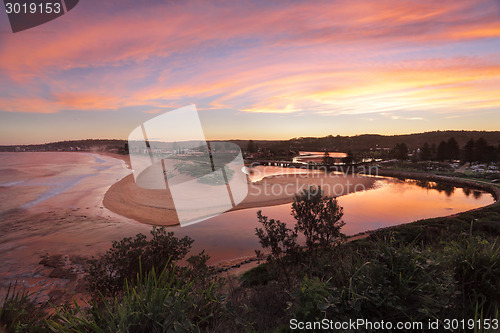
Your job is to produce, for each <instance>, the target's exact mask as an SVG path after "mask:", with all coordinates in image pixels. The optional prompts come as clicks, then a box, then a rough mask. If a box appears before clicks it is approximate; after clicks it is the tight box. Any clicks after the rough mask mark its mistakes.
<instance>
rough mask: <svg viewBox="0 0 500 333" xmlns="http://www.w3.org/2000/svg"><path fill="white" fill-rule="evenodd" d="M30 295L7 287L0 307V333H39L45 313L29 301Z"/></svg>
mask: <svg viewBox="0 0 500 333" xmlns="http://www.w3.org/2000/svg"><path fill="white" fill-rule="evenodd" d="M31 296H32V294H30V293H28V292H26V291H19V290H16V286H14V287H12V286H9V288H8V290H7V295H6V296H5V298H4V299H3V302H2V306H1V307H0V332H3V330H5V332H7V333H11V332H16V333H17V332H20V333H21V332H22V333H25V332H41V331H42V329H43V327H42V326H43V322H42V318H43V317H44V316H45V312H44V311H43V310H42V309H41V308H40V307H39V306H38V305H37V304H36V303H35V302H33V300H32V299H31Z"/></svg>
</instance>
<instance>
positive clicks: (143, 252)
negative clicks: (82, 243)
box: [87, 227, 193, 297]
mask: <svg viewBox="0 0 500 333" xmlns="http://www.w3.org/2000/svg"><path fill="white" fill-rule="evenodd" d="M151 235H152V239H151V240H150V241H148V240H147V239H146V236H145V235H143V234H138V235H136V236H135V238H132V237H129V238H124V239H122V240H121V241H119V242H118V241H115V242H113V246H112V248H111V249H109V250H108V251H107V252H106V253H105V254H104V255H103V256H101V257H98V258H93V259H92V260H91V262H90V268H89V269H88V275H87V281H88V282H89V289H90V292H91V293H92V294H93V296H99V293H101V294H103V295H104V296H111V297H114V296H117V295H118V294H119V293H120V292H121V291H122V290H123V286H124V283H125V280H126V279H128V280H131V279H134V278H135V277H136V276H137V274H138V273H139V260H140V259H141V261H142V269H143V270H144V271H145V272H148V271H150V270H151V269H152V268H153V267H157V268H158V267H164V266H165V265H171V264H172V263H173V262H175V261H177V260H180V259H182V258H184V257H185V256H186V254H187V253H188V251H189V249H190V248H191V244H192V243H193V240H192V239H191V238H189V237H187V236H186V237H184V238H181V239H179V238H176V237H174V233H173V232H169V233H167V232H166V231H165V228H163V227H162V228H157V227H153V229H152V230H151Z"/></svg>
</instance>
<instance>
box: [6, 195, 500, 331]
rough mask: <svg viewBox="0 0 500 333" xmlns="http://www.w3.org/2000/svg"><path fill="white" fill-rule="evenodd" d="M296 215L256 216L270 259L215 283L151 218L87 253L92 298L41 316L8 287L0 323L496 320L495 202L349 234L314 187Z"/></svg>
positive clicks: (228, 326)
mask: <svg viewBox="0 0 500 333" xmlns="http://www.w3.org/2000/svg"><path fill="white" fill-rule="evenodd" d="M292 215H293V217H294V219H295V221H296V224H295V228H293V229H290V228H288V227H287V225H286V224H285V223H283V222H280V221H277V220H274V219H271V218H268V217H266V216H263V215H262V214H261V213H259V214H258V219H259V221H260V222H261V224H262V226H261V228H257V230H256V234H257V236H258V238H259V240H260V242H261V245H262V246H263V248H264V249H266V250H267V251H266V253H268V259H267V261H266V262H265V263H264V264H262V265H260V266H258V267H256V268H254V269H252V270H249V271H247V272H246V273H245V274H244V275H243V276H242V277H241V280H240V281H239V283H236V282H235V281H234V280H232V279H229V280H227V281H225V282H224V281H222V278H221V277H220V276H219V275H217V274H216V272H215V270H214V269H213V268H212V267H209V266H208V265H207V260H208V257H207V256H206V255H205V254H204V253H201V254H199V255H197V256H191V257H190V258H189V259H185V256H186V255H187V253H188V250H189V248H190V246H191V244H192V240H191V239H189V238H187V237H185V238H182V239H178V238H176V237H174V235H173V234H171V233H167V232H166V231H165V230H164V229H162V228H154V229H153V231H152V235H151V236H152V237H150V238H149V239H148V238H147V237H145V236H143V235H137V236H136V237H135V238H127V239H124V240H122V241H120V242H115V243H114V244H113V247H112V248H111V249H110V250H109V251H108V252H107V253H106V254H105V255H104V256H102V257H101V258H95V260H94V261H92V263H91V269H90V270H89V272H88V281H89V284H90V291H91V293H92V299H91V301H90V303H89V305H88V306H86V307H79V306H78V305H76V303H75V304H67V305H63V306H58V307H55V309H56V311H55V313H52V314H50V315H48V314H46V313H44V312H43V311H42V310H41V309H40V308H38V307H37V306H35V305H34V304H33V303H32V301H31V300H30V295H26V294H24V293H19V292H17V293H15V292H14V290H12V293H10V295H9V296H8V297H7V298H6V299H5V300H4V303H3V306H2V308H1V310H0V322H1V325H3V328H4V329H5V330H6V331H7V332H196V331H204V332H270V331H276V332H281V331H289V321H290V319H292V318H295V319H298V320H304V321H315V320H321V319H323V318H328V319H333V320H336V321H341V320H349V319H355V318H365V319H370V320H374V321H375V320H382V319H383V320H385V321H392V322H396V321H422V322H427V321H428V320H436V319H437V320H440V321H442V320H443V319H445V318H457V319H462V318H467V319H468V318H472V319H492V318H499V312H498V311H499V304H500V243H499V236H500V204H498V203H497V204H494V205H490V206H488V207H485V208H483V209H480V210H477V211H470V212H465V213H462V214H459V215H456V216H451V217H442V218H433V219H428V220H422V221H417V222H414V223H410V224H406V225H402V226H398V227H394V228H390V229H384V230H379V231H376V232H373V233H371V234H370V235H369V236H368V237H366V238H363V239H359V240H356V241H351V242H346V241H345V238H344V236H343V234H342V232H341V230H342V229H341V228H342V225H343V222H342V215H343V211H342V208H341V207H340V206H339V205H338V203H337V201H336V200H335V199H333V198H328V197H324V196H323V195H322V193H321V190H320V189H317V188H311V189H309V190H308V191H305V192H304V193H302V194H301V195H299V196H297V197H296V199H295V201H294V203H293V209H292ZM299 239H304V241H305V243H304V244H302V243H300V242H299V241H298V240H299ZM260 255H261V256H262V252H260ZM28 313H29V314H30V315H28ZM478 331H480V330H478Z"/></svg>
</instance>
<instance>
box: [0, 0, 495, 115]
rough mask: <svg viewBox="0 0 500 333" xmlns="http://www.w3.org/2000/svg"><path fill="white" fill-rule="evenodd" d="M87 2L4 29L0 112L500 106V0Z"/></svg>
mask: <svg viewBox="0 0 500 333" xmlns="http://www.w3.org/2000/svg"><path fill="white" fill-rule="evenodd" d="M96 4H99V5H101V4H100V2H97V1H85V2H82V3H81V4H80V5H79V6H78V7H77V8H75V10H73V11H72V12H71V13H69V14H68V15H65V16H64V17H62V18H61V19H59V20H55V21H53V22H51V23H50V24H47V25H46V26H42V27H41V28H40V30H41V31H43V29H47V30H50V31H51V33H35V32H34V31H31V32H30V31H26V32H23V33H20V34H12V35H11V34H1V35H0V45H1V46H0V50H1V52H0V73H2V76H1V78H0V84H1V85H2V87H8V88H7V89H6V90H5V91H4V92H0V110H3V111H9V112H36V113H54V112H60V111H63V110H81V111H92V110H121V109H122V108H127V107H141V109H142V110H144V111H143V112H147V113H156V112H163V111H164V110H167V109H169V108H174V107H178V106H182V105H186V104H190V103H197V104H198V106H199V109H201V110H205V111H207V112H212V111H216V110H218V109H226V110H227V109H230V110H238V111H241V112H247V113H278V114H304V115H306V116H313V115H315V114H317V115H346V114H347V115H349V114H353V115H355V114H371V113H384V112H385V113H391V114H392V117H395V118H393V119H407V120H420V119H419V117H411V116H406V113H412V112H414V111H417V110H425V111H429V112H432V113H435V114H446V115H447V116H450V115H453V114H460V113H467V112H475V111H477V110H489V109H492V108H500V101H499V99H498V96H500V75H499V74H500V60H499V59H500V56H499V55H500V54H499V53H500V52H499V51H500V49H498V46H499V45H500V44H499V42H500V19H499V11H498V10H497V8H496V5H495V3H494V1H486V0H485V1H479V0H469V1H451V0H444V1H439V2H437V1H410V0H402V1H388V0H381V1H348V0H342V1H335V2H323V1H318V2H295V1H289V2H286V3H280V5H275V4H272V3H269V2H259V1H257V2H255V1H248V2H227V3H209V2H202V1H194V2H189V1H188V2H177V3H173V4H172V3H169V4H167V3H165V2H159V1H151V2H148V4H147V5H145V4H141V5H139V4H138V3H137V2H128V1H126V2H125V1H107V2H106V4H103V5H102V6H103V8H104V9H102V10H96V9H95V8H96V7H95V6H96Z"/></svg>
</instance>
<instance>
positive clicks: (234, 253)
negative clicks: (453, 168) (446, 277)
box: [176, 178, 494, 261]
mask: <svg viewBox="0 0 500 333" xmlns="http://www.w3.org/2000/svg"><path fill="white" fill-rule="evenodd" d="M338 200H339V203H340V205H341V206H342V207H343V208H344V217H343V220H344V222H346V225H345V226H344V227H343V232H344V233H345V234H347V235H354V234H357V233H360V232H363V231H368V230H374V229H378V228H382V227H389V226H393V225H398V224H403V223H408V222H412V221H415V220H419V219H424V218H429V217H438V216H446V215H451V214H454V213H458V212H463V211H467V210H470V209H473V208H477V207H481V206H485V205H488V204H490V203H493V202H494V200H493V197H492V195H491V194H489V193H487V192H484V191H476V190H470V189H464V188H459V187H453V186H444V185H440V184H436V183H423V182H416V181H412V180H408V181H402V180H398V179H394V178H380V180H377V183H376V186H375V188H374V189H371V190H368V191H365V192H357V193H352V194H349V195H346V196H342V197H339V198H338ZM259 210H262V212H263V214H264V215H266V216H269V217H270V218H274V219H279V220H281V221H283V222H286V223H287V224H288V225H289V227H292V226H293V225H294V219H293V217H292V216H291V215H290V213H291V204H285V205H279V206H272V207H263V208H252V209H245V210H240V211H234V212H229V213H226V214H223V215H220V216H217V217H215V218H212V219H210V220H207V221H205V222H202V223H199V224H195V225H191V226H187V227H183V228H177V230H176V231H177V232H178V233H179V234H186V235H189V236H190V237H192V238H193V239H195V240H196V241H195V244H194V245H195V247H196V248H197V249H200V250H201V249H213V250H214V251H213V252H212V256H213V257H214V259H219V260H221V259H225V258H227V257H231V258H235V257H244V256H247V255H252V254H253V250H254V249H259V243H258V240H257V237H256V236H255V228H256V227H260V225H259V223H258V222H257V217H256V216H257V211H259ZM216 261H218V260H216Z"/></svg>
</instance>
